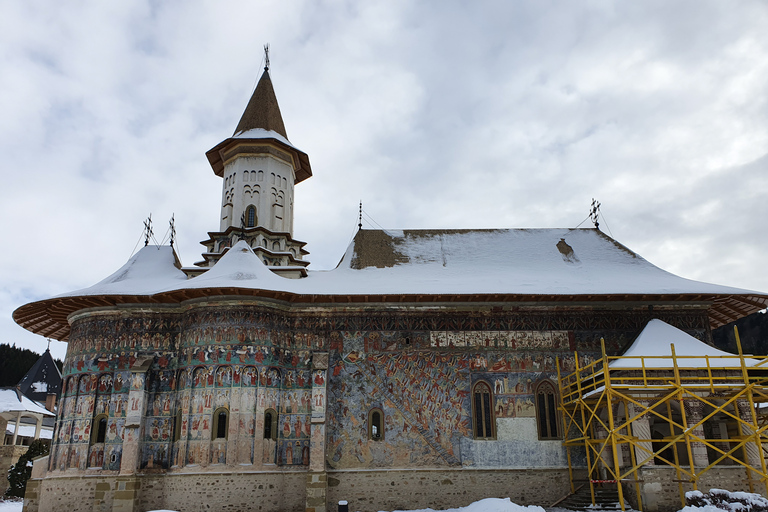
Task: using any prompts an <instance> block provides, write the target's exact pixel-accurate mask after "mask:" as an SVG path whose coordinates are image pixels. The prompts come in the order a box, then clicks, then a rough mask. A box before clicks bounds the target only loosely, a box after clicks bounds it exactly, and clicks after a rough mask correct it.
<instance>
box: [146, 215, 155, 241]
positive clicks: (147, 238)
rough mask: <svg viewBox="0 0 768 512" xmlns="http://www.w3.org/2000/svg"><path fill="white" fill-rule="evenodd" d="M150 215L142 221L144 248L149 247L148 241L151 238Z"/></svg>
mask: <svg viewBox="0 0 768 512" xmlns="http://www.w3.org/2000/svg"><path fill="white" fill-rule="evenodd" d="M153 235H154V233H152V214H151V213H150V214H149V217H147V220H145V221H144V247H146V246H148V245H149V239H150V238H152V236H153Z"/></svg>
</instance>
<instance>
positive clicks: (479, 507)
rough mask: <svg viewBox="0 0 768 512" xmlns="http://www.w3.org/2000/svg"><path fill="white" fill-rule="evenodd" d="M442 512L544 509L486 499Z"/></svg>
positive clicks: (537, 511)
mask: <svg viewBox="0 0 768 512" xmlns="http://www.w3.org/2000/svg"><path fill="white" fill-rule="evenodd" d="M395 512H405V511H395ZM408 512H435V511H434V510H433V509H431V508H424V509H420V510H415V511H408ZM441 512H544V509H543V508H541V507H538V506H536V505H531V506H528V507H524V506H522V505H517V504H516V503H512V501H511V500H510V499H509V498H504V499H501V498H486V499H484V500H480V501H476V502H474V503H472V504H470V505H467V506H466V507H461V508H451V509H448V510H445V511H441Z"/></svg>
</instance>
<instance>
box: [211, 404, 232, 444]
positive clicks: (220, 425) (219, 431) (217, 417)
mask: <svg viewBox="0 0 768 512" xmlns="http://www.w3.org/2000/svg"><path fill="white" fill-rule="evenodd" d="M228 420H229V411H227V409H226V408H225V407H219V408H218V409H216V410H215V411H214V412H213V429H211V439H226V438H227V430H228V426H229V425H228V423H229V421H228Z"/></svg>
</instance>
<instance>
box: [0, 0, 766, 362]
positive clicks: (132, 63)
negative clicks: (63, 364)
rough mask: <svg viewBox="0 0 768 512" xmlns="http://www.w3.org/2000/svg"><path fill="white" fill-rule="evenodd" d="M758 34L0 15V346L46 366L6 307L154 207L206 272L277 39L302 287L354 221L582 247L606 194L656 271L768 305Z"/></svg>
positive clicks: (370, 16) (706, 8)
mask: <svg viewBox="0 0 768 512" xmlns="http://www.w3.org/2000/svg"><path fill="white" fill-rule="evenodd" d="M766 27H768V4H766V3H765V2H764V1H749V0H746V1H731V2H709V1H703V0H695V1H694V0H692V1H669V0H663V1H657V2H653V1H648V2H619V1H617V2H610V1H584V2H573V1H541V0H535V1H533V0H532V1H528V2H525V1H482V0H474V1H472V2H459V1H452V0H442V1H440V2H419V1H399V0H383V1H375V0H374V1H368V0H367V1H365V2H356V1H351V0H349V1H311V0H307V1H298V0H297V1H291V2H285V1H274V2H257V1H241V2H237V1H228V2H221V1H209V2H206V1H199V0H184V1H180V0H179V1H163V2H159V1H155V2H152V1H132V2H95V1H93V2H86V1H80V2H77V1H74V2H65V3H61V2H28V1H22V0H19V1H16V0H11V1H10V2H5V3H4V4H3V15H2V17H0V70H2V71H1V72H0V154H1V155H2V166H3V167H2V177H3V181H4V183H3V186H2V187H0V212H1V213H0V219H1V220H2V230H3V234H4V236H5V240H6V241H7V242H8V247H6V248H5V250H3V251H2V252H0V342H7V343H16V344H17V345H22V346H25V347H28V348H32V349H34V350H37V351H41V350H43V349H44V348H45V340H44V339H43V338H41V337H39V336H36V335H33V334H30V333H28V332H27V331H25V330H23V329H21V328H20V327H18V326H16V325H15V324H14V323H13V321H12V319H11V314H12V312H13V310H14V309H15V308H17V307H18V306H20V305H22V304H24V303H27V302H31V301H35V300H40V299H44V298H48V297H50V296H53V295H56V294H59V293H63V292H66V291H70V290H74V289H78V288H82V287H86V286H89V285H91V284H93V283H95V282H97V281H99V280H101V279H102V278H104V277H106V276H107V275H109V274H110V273H112V272H113V271H114V270H116V269H117V268H119V267H120V266H121V265H122V264H123V263H124V262H125V261H126V260H127V259H128V258H129V257H130V255H131V253H132V252H133V251H134V249H135V247H136V244H137V242H138V241H139V238H140V236H141V232H142V222H143V220H144V219H145V218H146V217H147V216H148V215H149V214H150V212H151V213H152V219H153V220H154V221H155V232H156V234H157V237H158V239H160V238H161V237H162V234H163V233H164V232H165V231H166V228H167V223H168V220H169V219H170V217H171V215H174V214H175V218H176V226H177V231H178V243H177V246H178V249H179V253H180V256H181V259H182V262H183V263H184V264H185V265H192V264H193V263H194V262H195V261H198V260H199V259H200V253H201V252H202V246H200V245H199V244H198V242H199V241H201V240H203V239H205V238H206V232H207V231H211V230H215V229H218V217H219V208H220V204H219V203H220V196H221V182H220V178H218V177H216V176H215V175H214V174H213V172H212V171H211V168H210V166H209V165H208V163H207V160H206V158H205V156H204V153H205V151H207V150H208V149H210V148H211V147H213V146H214V145H216V144H217V143H218V142H220V141H221V140H223V139H225V138H226V137H228V136H230V135H231V134H232V132H233V130H234V128H235V126H236V125H237V122H238V120H239V118H240V115H241V114H242V111H243V109H244V108H245V105H246V103H247V101H248V98H249V97H250V94H251V92H252V90H253V87H254V86H255V84H256V81H257V80H258V78H259V75H260V73H261V68H262V66H263V52H262V46H263V44H264V43H267V42H268V43H270V45H271V54H270V56H271V75H272V80H273V84H274V86H275V90H276V93H277V97H278V100H279V102H280V107H281V109H282V113H283V119H284V120H285V125H286V129H287V132H288V137H289V138H290V140H291V141H292V142H293V144H295V145H296V146H297V147H299V148H301V149H302V150H304V151H305V152H306V153H308V154H309V156H310V160H311V162H312V169H313V171H314V177H313V178H312V179H310V180H307V181H305V182H303V183H301V184H300V185H299V186H298V187H297V189H296V197H295V229H294V235H295V237H296V238H298V239H300V240H304V241H306V242H308V246H307V248H308V249H309V251H310V252H311V254H310V256H309V259H310V261H311V262H312V265H311V267H310V268H314V269H326V268H332V267H333V266H335V265H336V263H337V262H338V260H339V259H340V258H341V255H342V254H343V252H344V250H345V247H346V246H347V244H348V243H349V240H350V238H351V237H352V235H353V234H354V231H355V226H356V224H357V211H358V202H359V201H360V200H362V201H363V209H364V211H365V212H366V222H365V226H366V227H376V224H372V223H370V222H369V221H368V220H367V219H368V218H370V219H372V220H373V222H375V223H377V224H378V225H381V226H383V227H385V228H452V227H453V228H466V227H483V228H489V227H575V226H576V225H578V224H579V223H581V222H582V221H583V220H584V219H585V218H586V217H587V215H588V213H589V206H590V202H591V200H592V198H593V197H594V198H597V199H598V200H599V201H600V202H601V203H602V214H603V221H602V223H601V228H602V229H603V230H604V231H606V232H607V233H609V234H611V235H612V236H613V237H614V238H616V239H617V240H619V241H620V242H621V243H623V244H625V245H627V246H628V247H630V248H631V249H633V250H635V251H636V252H638V253H640V254H641V255H642V256H643V257H645V258H646V259H648V260H649V261H651V262H652V263H654V264H656V265H658V266H660V267H662V268H664V269H666V270H669V271H671V272H673V273H676V274H679V275H681V276H684V277H688V278H692V279H697V280H703V281H709V282H714V283H718V284H726V285H731V286H739V287H744V288H750V289H756V290H762V291H768V273H767V272H766V266H765V256H766V254H768V238H766V228H765V222H766V218H767V217H768V200H767V199H768V31H766ZM584 225H587V223H585V224H584ZM65 348H66V344H64V343H59V342H54V343H52V351H53V352H54V355H56V356H58V357H63V355H64V351H65Z"/></svg>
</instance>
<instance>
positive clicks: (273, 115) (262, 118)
mask: <svg viewBox="0 0 768 512" xmlns="http://www.w3.org/2000/svg"><path fill="white" fill-rule="evenodd" d="M254 128H261V129H263V130H272V131H274V132H277V133H279V134H280V135H282V136H283V137H285V138H286V139H287V138H288V135H286V133H285V125H284V124H283V116H282V115H280V106H279V105H278V104H277V97H276V96H275V90H274V89H273V88H272V80H271V79H270V78H269V70H268V68H264V74H263V75H261V78H260V79H259V83H258V85H256V90H254V91H253V95H252V96H251V100H250V101H249V102H248V106H247V107H245V112H243V117H241V118H240V122H239V123H237V128H235V133H234V135H237V134H239V133H242V132H246V131H248V130H253V129H254Z"/></svg>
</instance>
